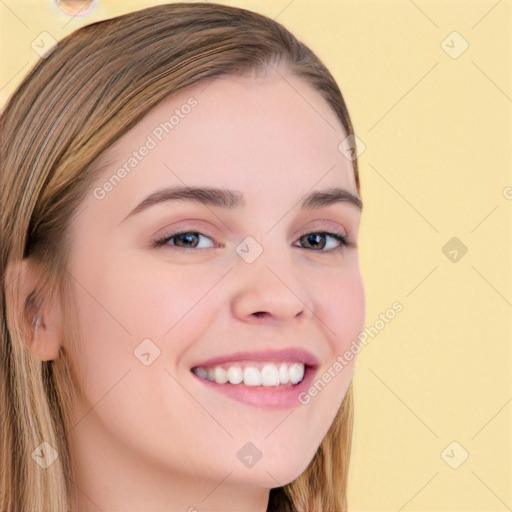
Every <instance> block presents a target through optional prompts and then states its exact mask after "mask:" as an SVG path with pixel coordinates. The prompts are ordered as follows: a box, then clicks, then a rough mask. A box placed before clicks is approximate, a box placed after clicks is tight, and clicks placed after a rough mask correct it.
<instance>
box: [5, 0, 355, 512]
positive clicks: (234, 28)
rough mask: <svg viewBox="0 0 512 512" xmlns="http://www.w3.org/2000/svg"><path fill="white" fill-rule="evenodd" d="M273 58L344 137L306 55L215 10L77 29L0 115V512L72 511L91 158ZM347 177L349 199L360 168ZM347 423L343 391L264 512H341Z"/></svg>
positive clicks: (346, 124)
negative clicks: (74, 257) (83, 214)
mask: <svg viewBox="0 0 512 512" xmlns="http://www.w3.org/2000/svg"><path fill="white" fill-rule="evenodd" d="M281 62H283V63H285V64H286V67H287V68H288V69H289V70H290V72H291V73H292V74H293V75H295V76H297V77H300V78H302V79H303V80H304V81H306V82H307V83H308V84H310V85H311V86H312V87H314V89H316V90H317V91H318V92H319V93H320V94H321V95H322V97H323V98H324V99H325V100H326V101H327V102H328V104H329V105H330V107H331V108H332V109H333V111H334V112H335V113H336V115H337V117H338V118H339V120H340V122H341V124H342V125H343V128H344V131H345V132H346V134H347V135H351V134H353V133H354V132H353V129H352V124H351V121H350V117H349V114H348V110H347V108H346V106H345V102H344V100H343V97H342V94H341V91H340V89H339V87H338V85H337V84H336V81H335V80H334V78H333V77H332V75H331V74H330V72H329V71H328V70H327V68H326V67H325V66H324V64H323V63H322V62H321V61H320V60H319V58H318V57H317V56H316V55H315V54H314V53H313V52H312V51H311V50H310V49H309V48H308V47H307V46H306V45H304V44H303V43H301V42H300V41H298V40H297V39H296V38H295V37H294V36H293V35H292V34H291V33H290V32H289V31H288V30H286V29H285V28H284V27H283V26H282V25H281V24H279V23H277V22H276V21H274V20H272V19H270V18H268V17H266V16H263V15H260V14H257V13H254V12H251V11H248V10H245V9H240V8H235V7H228V6H225V5H220V4H214V3H200V2H197V3H172V4H166V5H158V6H155V7H150V8H147V9H143V10H140V11H137V12H132V13H129V14H126V15H123V16H119V17H116V18H112V19H107V20H104V21H100V22H97V23H92V24H90V25H87V26H84V27H82V28H80V29H78V30H76V31H74V32H73V33H71V34H70V35H68V36H67V37H65V38H64V39H63V40H62V41H60V42H59V43H58V45H57V47H56V48H55V49H54V50H53V51H52V52H51V54H49V55H47V56H46V58H42V59H40V61H39V62H38V63H37V64H36V65H35V66H34V67H33V69H32V70H31V71H30V73H29V74H28V76H27V77H26V78H25V79H24V80H23V82H22V83H21V85H20V86H19V87H18V88H17V90H16V91H15V93H14V94H13V95H12V96H11V98H10V99H9V101H8V103H7V104H6V106H5V108H4V110H3V112H2V114H1V116H0V199H1V214H0V221H1V223H0V226H1V233H0V236H1V239H0V262H1V266H0V283H1V290H2V293H1V298H0V300H1V314H0V407H1V416H0V510H1V511H2V512H22V511H23V512H28V511H30V512H48V511H50V510H51V511H52V512H68V511H73V512H77V511H78V506H77V505H76V504H75V503H74V496H75V492H76V490H75V489H74V485H75V484H74V474H75V473H74V469H73V468H74V463H73V458H72V456H71V453H70V451H69V443H68V437H67V432H69V431H70V429H71V428H72V427H73V425H71V420H70V412H69V411H70V410H71V404H73V403H75V401H76V399H77V396H78V392H79V390H80V380H79V378H78V377H77V376H76V375H75V374H74V372H73V371H72V369H71V368H72V367H73V366H72V364H71V363H72V361H73V357H75V356H74V354H77V353H78V351H79V342H78V333H77V332H76V328H75V324H76V318H77V316H76V315H77V311H76V310H75V309H74V304H73V297H72V294H71V292H70V290H71V284H72V283H71V281H72V278H71V276H70V274H69V273H68V272H67V266H66V265H67V261H68V256H69V248H70V245H69V229H68V228H69V225H70V221H71V219H72V218H73V216H74V215H76V214H77V210H78V208H79V206H80V203H81V201H82V200H83V198H84V197H85V195H86V194H87V193H89V192H90V187H91V184H92V183H93V182H94V180H95V179H96V178H97V177H98V175H99V173H100V172H101V171H102V170H103V169H102V168H101V166H99V165H98V161H99V158H100V156H101V155H103V154H104V153H105V152H106V150H107V149H108V148H109V147H110V146H112V144H113V143H114V142H116V141H117V140H118V139H119V138H120V137H121V136H122V135H123V134H125V133H126V132H127V131H128V130H130V129H131V128H133V127H134V126H135V125H136V124H137V123H138V122H139V121H140V120H141V119H142V118H143V117H144V116H145V115H146V114H147V113H148V112H149V111H150V110H151V109H152V108H153V107H155V106H157V105H158V104H159V103H160V102H162V101H163V100H164V99H166V98H168V97H169V96H171V95H173V94H174V93H176V92H178V91H180V90H183V89H184V88H186V87H190V86H193V85H196V84H199V83H201V82H204V83H205V84H206V83H207V82H208V81H211V80H215V78H216V77H219V76H226V75H238V76H241V75H244V74H248V73H252V72H264V71H265V69H267V67H268V66H273V65H277V64H278V63H281ZM340 142H341V141H340ZM353 168H354V176H355V181H356V186H357V191H358V192H360V185H359V175H358V167H357V159H355V160H353ZM25 258H26V259H30V261H31V262H33V264H34V265H36V267H37V268H38V269H39V270H40V276H41V278H40V280H39V281H38V285H37V286H36V288H35V289H34V290H33V291H32V293H30V295H29V296H28V298H27V300H26V301H23V303H18V302H20V301H17V300H16V297H17V296H18V295H17V294H15V293H13V292H12V289H13V287H14V286H16V282H15V281H16V278H15V277H14V278H9V274H8V273H7V270H6V269H7V267H8V265H9V264H11V263H13V262H21V261H22V260H23V259H25ZM50 297H51V298H57V301H58V303H59V304H60V307H61V311H62V312H63V318H64V319H65V321H64V322H63V325H62V329H61V333H60V336H61V347H60V351H59V357H57V358H56V359H54V360H50V361H41V360H39V359H37V358H36V357H35V356H34V355H32V354H31V353H30V352H29V351H28V350H27V339H28V336H30V334H31V329H32V322H31V311H32V310H33V308H34V307H36V306H37V305H40V304H43V303H44V302H45V301H46V300H48V298H50ZM73 319H75V320H74V321H73ZM352 425H353V391H352V382H351V383H350V385H349V387H348V390H347V393H346V395H345V397H344V400H343V402H342V404H341V407H340V409H339V411H338V412H337V415H336V417H335V419H334V422H333V423H332V425H331V427H330V429H329V431H328V433H327V434H326V436H325V437H324V439H323V441H322V443H321V444H320V446H319V448H318V450H317V452H316V454H315V456H314V458H313V459H312V460H311V462H310V463H309V465H308V467H307V468H306V470H305V471H304V472H303V473H302V474H301V475H300V476H299V477H298V478H297V479H296V480H294V481H293V482H291V483H289V484H287V485H285V486H283V487H277V488H274V489H272V490H271V492H270V500H269V505H268V512H271V511H275V512H344V511H346V510H347V479H348V471H349V461H350V451H351V443H352ZM42 441H46V442H48V443H49V444H50V445H51V446H52V447H53V448H55V450H56V451H57V453H58V455H59V456H58V458H57V460H56V461H55V462H54V463H53V464H51V465H50V466H49V467H47V468H43V467H41V466H40V465H39V464H36V462H35V461H34V458H33V456H32V453H33V452H34V450H35V449H36V447H37V446H39V445H40V444H41V442H42Z"/></svg>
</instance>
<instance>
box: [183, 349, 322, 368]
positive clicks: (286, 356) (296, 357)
mask: <svg viewBox="0 0 512 512" xmlns="http://www.w3.org/2000/svg"><path fill="white" fill-rule="evenodd" d="M244 360H246V361H269V362H274V361H275V362H285V361H296V362H299V363H304V365H306V366H318V364H319V363H318V359H317V358H316V357H315V356H314V355H313V354H312V353H311V352H308V351H307V350H304V349H301V348H287V349H282V350H265V351H259V352H235V353H233V354H229V355H225V356H218V357H213V358H211V359H208V360H206V361H202V362H200V363H197V364H195V365H194V366H193V368H197V367H198V366H216V365H220V364H223V363H231V362H235V361H244Z"/></svg>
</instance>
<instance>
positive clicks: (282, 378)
mask: <svg viewBox="0 0 512 512" xmlns="http://www.w3.org/2000/svg"><path fill="white" fill-rule="evenodd" d="M288 382H290V376H289V375H288V366H286V363H283V364H282V365H281V366H280V367H279V384H288Z"/></svg>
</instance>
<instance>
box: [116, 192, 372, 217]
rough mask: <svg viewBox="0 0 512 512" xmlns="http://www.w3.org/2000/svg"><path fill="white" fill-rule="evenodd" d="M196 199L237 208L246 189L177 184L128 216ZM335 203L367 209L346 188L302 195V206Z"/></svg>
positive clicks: (309, 207) (145, 201) (321, 206)
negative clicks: (151, 207)
mask: <svg viewBox="0 0 512 512" xmlns="http://www.w3.org/2000/svg"><path fill="white" fill-rule="evenodd" d="M180 200H181V201H194V202H198V203H201V204H204V205H209V206H215V207H218V208H226V209H234V208H239V207H244V206H245V204H246V203H245V199H244V195H243V193H242V192H240V191H238V190H229V189H225V188H213V187H188V186H176V187H168V188H164V189H162V190H158V191H156V192H154V193H152V194H150V195H149V196H148V197H146V199H144V200H143V201H141V202H140V203H139V204H138V205H137V206H136V207H135V208H134V209H133V210H132V211H131V212H130V213H129V214H128V215H127V216H126V217H125V218H124V219H123V221H124V220H126V219H127V218H128V217H131V216H132V215H135V214H137V213H140V212H142V211H143V210H146V209H147V208H149V207H150V206H153V205H155V204H160V203H163V202H169V201H180ZM335 203H348V204H351V205H353V206H355V207H356V208H357V209H358V210H359V211H361V210H362V209H363V202H362V200H361V198H360V197H358V196H357V195H355V194H352V193H351V192H349V191H348V190H346V189H343V188H329V189H326V190H316V191H314V192H311V193H309V194H307V195H306V196H305V197H303V198H302V200H301V202H300V206H299V208H300V209H301V210H314V209H317V208H324V207H326V206H330V205H331V204H335Z"/></svg>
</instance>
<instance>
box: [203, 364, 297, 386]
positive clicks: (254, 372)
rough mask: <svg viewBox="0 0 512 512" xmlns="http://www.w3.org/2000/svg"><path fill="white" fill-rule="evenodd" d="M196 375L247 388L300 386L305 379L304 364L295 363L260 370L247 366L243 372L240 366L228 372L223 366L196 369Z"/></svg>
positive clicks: (231, 368)
mask: <svg viewBox="0 0 512 512" xmlns="http://www.w3.org/2000/svg"><path fill="white" fill-rule="evenodd" d="M193 371H194V373H195V374H196V375H197V376H199V377H201V378H202V379H206V380H210V381H212V382H216V383H217V384H226V383H228V382H229V383H230V384H240V383H242V382H243V383H244V384H245V385H246V386H269V387H270V386H279V385H280V384H283V385H284V384H298V383H299V382H300V381H301V380H302V379H303V378H304V364H303V363H293V364H291V365H287V364H286V363H282V364H281V365H279V366H278V365H275V364H272V363H269V364H266V365H265V366H263V368H262V369H261V371H260V370H258V368H256V367H255V366H250V365H249V366H246V367H245V368H244V369H243V370H242V368H241V367H240V366H236V365H234V366H230V367H229V368H228V369H227V370H225V369H224V368H222V366H214V367H212V368H203V367H198V368H195V369H194V370H193Z"/></svg>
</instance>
